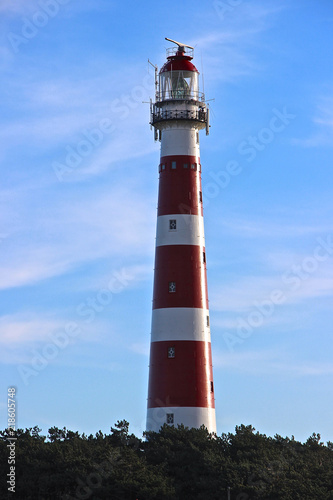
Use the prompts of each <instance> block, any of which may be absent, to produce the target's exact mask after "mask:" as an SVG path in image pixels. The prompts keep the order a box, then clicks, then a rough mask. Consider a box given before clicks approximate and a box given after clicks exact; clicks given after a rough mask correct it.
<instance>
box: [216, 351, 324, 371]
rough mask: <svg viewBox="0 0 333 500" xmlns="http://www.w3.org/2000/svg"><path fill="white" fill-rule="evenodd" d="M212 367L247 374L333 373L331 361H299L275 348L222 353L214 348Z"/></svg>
mask: <svg viewBox="0 0 333 500" xmlns="http://www.w3.org/2000/svg"><path fill="white" fill-rule="evenodd" d="M213 361H214V367H215V368H217V369H219V368H221V369H223V370H232V371H237V372H238V373H247V374H249V375H258V376H262V375H271V376H274V375H278V376H281V374H283V376H289V377H306V376H327V375H332V374H333V363H327V362H323V363H321V362H315V361H300V360H297V359H292V358H291V357H290V355H288V354H286V353H285V352H283V351H282V350H281V351H277V350H274V351H272V350H265V351H245V352H235V353H222V352H217V350H216V349H215V350H214V359H213Z"/></svg>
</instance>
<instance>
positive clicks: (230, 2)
mask: <svg viewBox="0 0 333 500" xmlns="http://www.w3.org/2000/svg"><path fill="white" fill-rule="evenodd" d="M242 3H243V0H214V2H213V6H214V9H215V11H216V12H217V15H218V16H219V18H220V19H221V20H222V21H223V20H224V19H225V17H226V16H227V15H228V14H230V13H231V12H233V11H234V10H235V8H236V7H238V6H239V5H241V4H242Z"/></svg>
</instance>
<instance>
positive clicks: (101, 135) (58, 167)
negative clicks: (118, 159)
mask: <svg viewBox="0 0 333 500" xmlns="http://www.w3.org/2000/svg"><path fill="white" fill-rule="evenodd" d="M152 82H153V76H152V75H151V74H147V75H146V76H145V77H144V78H143V79H142V84H141V85H136V86H135V87H133V88H132V90H131V92H129V93H127V94H122V95H121V96H120V98H117V99H114V100H113V101H112V102H111V111H112V116H113V117H114V123H113V121H112V120H111V119H110V118H109V117H105V118H103V119H102V120H100V121H99V123H98V124H97V126H96V127H94V128H92V129H90V130H89V129H84V130H83V131H82V132H81V135H82V136H83V138H81V139H80V140H79V142H78V143H77V144H76V145H74V146H72V145H69V144H68V145H67V146H66V148H65V158H64V160H63V161H62V162H60V161H54V162H52V169H53V171H54V173H55V175H56V177H57V179H58V180H59V181H60V182H62V181H63V180H64V179H65V178H66V176H68V175H69V174H71V173H72V172H74V171H75V170H76V169H77V168H78V167H79V166H80V165H81V164H82V162H83V161H84V160H85V159H86V158H88V157H89V156H91V155H92V154H93V153H94V151H95V150H96V149H97V148H99V147H100V146H101V145H102V144H103V143H104V142H105V140H106V139H107V138H108V136H110V134H111V133H112V132H114V131H115V130H116V128H117V127H116V125H115V123H119V121H123V120H125V119H126V118H128V116H129V115H130V112H131V110H133V109H135V108H137V107H138V106H139V104H141V103H142V100H143V99H144V98H146V97H147V95H148V92H149V90H150V88H151V84H152Z"/></svg>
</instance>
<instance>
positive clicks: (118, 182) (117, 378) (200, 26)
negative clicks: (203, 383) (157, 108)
mask: <svg viewBox="0 0 333 500" xmlns="http://www.w3.org/2000/svg"><path fill="white" fill-rule="evenodd" d="M0 14H1V16H0V17H1V21H0V23H1V30H0V31H1V38H0V69H1V75H2V77H1V82H0V89H1V96H0V105H1V114H0V135H1V150H0V162H1V170H0V190H1V198H0V313H1V318H0V347H1V349H0V375H1V376H0V380H1V390H0V394H2V397H1V398H2V399H1V398H0V408H1V427H2V428H4V427H5V426H6V393H7V388H8V386H16V387H17V412H18V421H17V425H18V426H19V427H31V426H34V425H39V426H40V427H41V428H42V429H43V433H47V429H48V428H49V427H51V426H53V425H56V426H58V427H63V426H66V427H67V428H69V429H72V430H78V431H80V432H86V433H87V434H89V433H95V432H97V431H98V430H99V429H101V430H102V431H103V432H108V431H109V428H110V426H111V425H113V424H114V423H115V422H116V421H117V420H118V419H123V418H126V419H127V420H128V421H129V422H130V424H131V427H130V429H131V431H132V432H134V433H136V434H137V435H141V433H142V431H143V430H144V427H145V414H146V398H147V379H148V362H149V358H148V351H149V341H150V338H149V334H150V320H151V300H152V283H153V265H154V244H155V224H156V203H157V188H158V174H157V165H158V162H159V144H158V143H157V144H156V143H154V140H153V133H152V132H151V131H150V129H149V124H148V121H149V106H148V104H146V103H142V101H149V97H153V94H154V86H153V81H154V78H153V71H152V68H151V67H150V68H149V66H148V63H147V59H148V57H149V58H150V60H151V61H152V62H153V63H154V64H157V65H158V66H159V67H161V66H162V64H163V63H164V61H165V48H167V47H168V46H170V44H169V43H168V42H166V41H165V40H164V37H166V36H167V37H170V38H174V39H176V40H180V41H182V42H184V43H187V44H190V45H193V46H194V47H195V59H194V63H195V65H196V66H197V68H198V70H199V71H200V72H201V73H203V75H204V90H205V93H206V98H207V99H214V100H212V101H210V107H211V118H212V119H211V133H210V136H209V137H206V136H205V135H204V133H202V136H201V163H202V166H203V193H204V214H205V231H206V254H207V267H208V289H209V299H210V312H211V332H212V349H213V363H214V379H215V391H216V411H217V428H218V433H222V432H228V431H231V432H232V431H233V430H234V428H235V425H239V424H241V423H244V424H252V425H253V426H254V427H256V429H258V430H259V431H260V432H263V433H266V434H268V435H274V434H275V433H278V434H280V435H283V436H286V435H288V436H291V435H294V436H295V438H296V439H299V440H302V441H303V440H305V439H307V437H308V436H310V435H311V434H312V433H313V432H319V433H321V435H322V439H323V440H324V441H327V440H333V431H332V410H333V361H332V359H333V348H332V333H333V331H332V329H333V327H332V323H333V322H332V319H333V312H332V298H333V286H332V278H333V223H332V220H333V217H332V215H333V210H332V208H333V204H332V199H333V187H332V159H331V158H332V139H333V98H332V95H333V71H332V64H331V48H332V41H333V29H332V28H333V4H332V2H331V1H330V0H321V1H320V2H318V1H315V0H306V1H304V0H281V1H279V2H275V1H272V0H268V1H267V0H265V1H263V0H261V1H255V0H253V1H252V0H244V1H242V0H225V1H220V2H202V1H200V2H199V1H193V0H191V1H188V0H186V1H184V2H182V3H181V6H180V7H179V6H178V7H177V9H175V4H170V3H167V2H157V3H156V2H150V1H148V2H144V3H135V2H134V3H133V2H126V1H125V2H119V1H114V2H113V1H107V0H85V1H83V2H75V1H74V0H61V1H60V0H52V1H51V0H49V1H47V0H39V1H35V0H31V1H29V2H27V1H26V0H3V1H2V2H1V6H0ZM201 87H202V82H201Z"/></svg>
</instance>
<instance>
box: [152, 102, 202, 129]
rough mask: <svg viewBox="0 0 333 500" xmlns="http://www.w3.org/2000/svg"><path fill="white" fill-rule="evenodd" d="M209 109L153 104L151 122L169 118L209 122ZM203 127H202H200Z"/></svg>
mask: <svg viewBox="0 0 333 500" xmlns="http://www.w3.org/2000/svg"><path fill="white" fill-rule="evenodd" d="M207 119H208V117H207V110H206V109H205V108H200V109H161V108H159V107H157V106H156V105H154V106H153V109H152V113H151V119H150V123H151V125H154V124H155V123H158V122H162V121H169V120H190V121H192V120H193V121H196V122H201V123H203V124H206V123H207ZM200 128H201V127H200Z"/></svg>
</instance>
